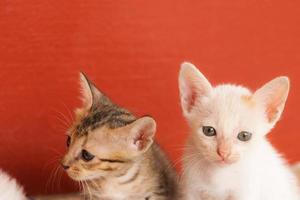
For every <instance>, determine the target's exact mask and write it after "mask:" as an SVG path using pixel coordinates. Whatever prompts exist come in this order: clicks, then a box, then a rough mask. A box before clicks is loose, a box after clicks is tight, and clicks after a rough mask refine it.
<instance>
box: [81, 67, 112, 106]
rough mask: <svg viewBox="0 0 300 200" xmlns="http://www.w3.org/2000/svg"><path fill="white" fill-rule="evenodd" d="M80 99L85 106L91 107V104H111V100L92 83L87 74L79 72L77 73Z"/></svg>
mask: <svg viewBox="0 0 300 200" xmlns="http://www.w3.org/2000/svg"><path fill="white" fill-rule="evenodd" d="M79 78H80V79H79V80H80V86H81V93H82V101H83V104H84V106H85V107H87V108H91V107H92V106H96V105H101V104H111V101H110V100H109V99H108V98H107V97H106V96H105V95H104V94H103V93H102V92H101V91H100V90H98V88H97V87H96V86H95V85H94V83H92V82H91V81H90V80H89V79H88V78H87V76H86V75H85V74H84V73H82V72H80V74H79Z"/></svg>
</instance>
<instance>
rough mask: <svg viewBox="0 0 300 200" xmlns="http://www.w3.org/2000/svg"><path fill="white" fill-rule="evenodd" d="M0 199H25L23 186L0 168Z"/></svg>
mask: <svg viewBox="0 0 300 200" xmlns="http://www.w3.org/2000/svg"><path fill="white" fill-rule="evenodd" d="M0 199H1V200H26V197H25V195H24V193H23V188H22V187H20V186H19V185H18V183H17V182H16V180H15V179H13V178H11V177H10V176H9V175H7V174H6V173H4V172H3V171H1V170H0Z"/></svg>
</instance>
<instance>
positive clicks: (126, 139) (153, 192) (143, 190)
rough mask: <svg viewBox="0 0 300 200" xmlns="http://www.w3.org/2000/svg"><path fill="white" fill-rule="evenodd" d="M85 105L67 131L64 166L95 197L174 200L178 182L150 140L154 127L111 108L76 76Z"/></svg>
mask: <svg viewBox="0 0 300 200" xmlns="http://www.w3.org/2000/svg"><path fill="white" fill-rule="evenodd" d="M80 83H81V88H82V93H83V98H82V99H83V104H84V106H83V107H82V108H80V109H78V110H77V111H76V112H75V113H76V120H75V121H74V124H73V125H72V127H71V128H70V129H69V132H68V139H67V146H68V151H67V153H66V154H65V156H64V158H63V159H62V162H61V163H62V166H63V168H64V169H65V170H66V172H67V174H68V175H69V176H70V177H71V178H72V179H74V180H76V181H79V182H82V184H83V188H85V190H86V192H87V193H89V195H90V196H91V197H92V198H93V199H101V200H102V199H105V200H108V199H109V200H135V199H136V200H137V199H138V200H174V199H175V198H176V197H175V196H176V192H177V178H176V174H175V171H174V170H173V169H172V168H171V167H170V163H169V161H168V160H167V158H166V156H165V154H164V153H163V152H162V150H161V149H160V148H159V146H158V145H157V144H156V143H155V142H154V141H153V140H154V134H155V132H156V123H155V121H154V119H153V118H151V117H141V118H136V117H135V116H134V115H133V114H132V113H130V112H129V111H128V110H126V109H124V108H121V107H119V106H117V105H116V104H114V103H113V102H112V101H111V100H110V99H109V98H108V97H107V96H105V95H104V94H103V93H102V92H100V91H99V90H98V89H97V88H96V86H95V85H94V84H93V83H92V82H91V81H89V80H88V79H87V77H86V76H85V75H83V74H82V73H81V74H80Z"/></svg>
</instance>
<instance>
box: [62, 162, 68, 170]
mask: <svg viewBox="0 0 300 200" xmlns="http://www.w3.org/2000/svg"><path fill="white" fill-rule="evenodd" d="M61 166H62V167H63V168H64V170H67V169H69V168H70V166H68V165H64V164H63V163H61Z"/></svg>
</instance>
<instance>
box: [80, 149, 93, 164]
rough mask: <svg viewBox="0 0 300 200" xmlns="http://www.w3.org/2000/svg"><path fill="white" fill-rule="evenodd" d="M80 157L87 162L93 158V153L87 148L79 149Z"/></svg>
mask: <svg viewBox="0 0 300 200" xmlns="http://www.w3.org/2000/svg"><path fill="white" fill-rule="evenodd" d="M81 157H82V159H83V160H84V161H86V162H88V161H91V160H93V158H94V157H95V156H94V155H93V154H91V153H90V152H88V151H87V150H85V149H83V150H82V151H81Z"/></svg>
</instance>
